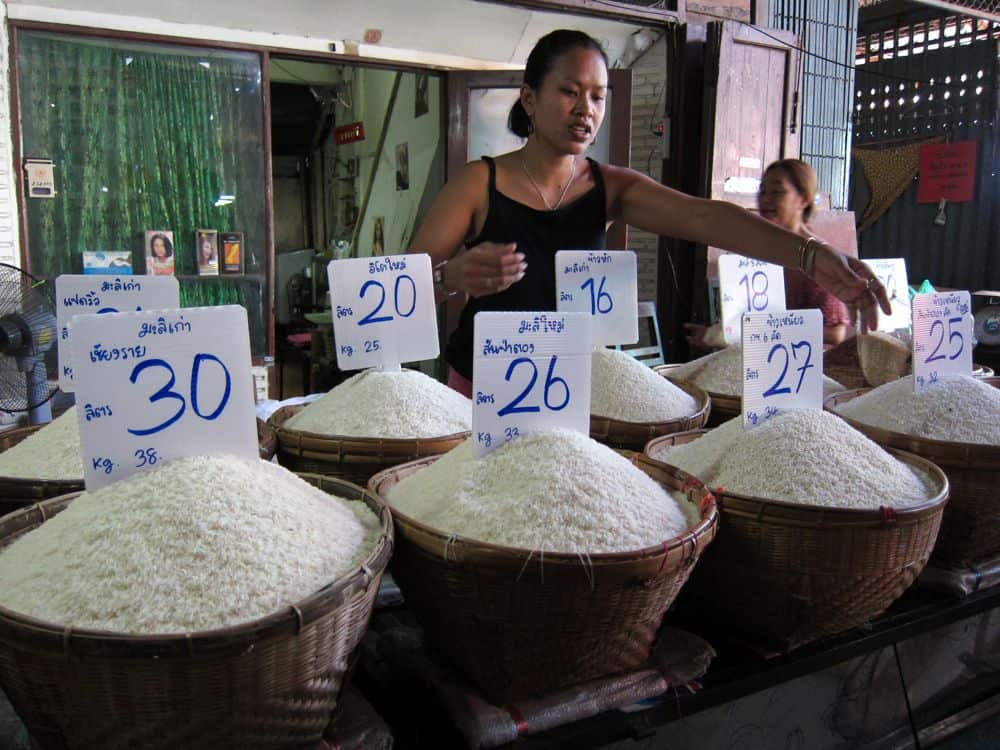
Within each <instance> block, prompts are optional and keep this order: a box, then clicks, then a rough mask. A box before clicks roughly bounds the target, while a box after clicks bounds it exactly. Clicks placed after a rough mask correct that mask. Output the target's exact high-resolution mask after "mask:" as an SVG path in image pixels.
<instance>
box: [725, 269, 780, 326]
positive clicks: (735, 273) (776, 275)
mask: <svg viewBox="0 0 1000 750" xmlns="http://www.w3.org/2000/svg"><path fill="white" fill-rule="evenodd" d="M719 293H720V294H721V296H722V334H723V336H724V337H725V339H726V343H727V344H735V343H737V342H738V341H739V340H740V318H741V316H742V315H743V313H747V312H749V313H761V312H773V311H776V310H784V309H785V269H783V268H782V267H781V266H776V265H774V264H772V263H765V262H764V261H761V260H753V259H752V258H744V257H743V256H742V255H734V254H732V253H730V254H727V255H721V256H719Z"/></svg>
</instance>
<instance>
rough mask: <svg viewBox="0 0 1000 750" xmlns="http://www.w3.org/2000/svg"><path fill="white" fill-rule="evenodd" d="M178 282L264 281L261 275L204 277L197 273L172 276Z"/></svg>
mask: <svg viewBox="0 0 1000 750" xmlns="http://www.w3.org/2000/svg"><path fill="white" fill-rule="evenodd" d="M174 278H176V279H177V280H178V281H261V282H263V281H264V280H265V276H264V274H262V273H223V274H219V275H215V274H213V275H205V276H202V275H201V274H197V273H178V274H174Z"/></svg>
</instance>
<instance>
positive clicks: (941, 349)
mask: <svg viewBox="0 0 1000 750" xmlns="http://www.w3.org/2000/svg"><path fill="white" fill-rule="evenodd" d="M969 303H970V299H969V293H968V292H938V293H935V294H918V295H917V296H916V297H914V298H913V389H914V390H915V391H916V392H918V393H919V392H920V391H922V390H924V389H925V388H928V387H931V386H933V385H934V384H935V383H937V381H938V380H939V379H940V378H941V376H943V375H971V374H972V347H973V345H974V343H973V340H972V314H971V313H970V304H969Z"/></svg>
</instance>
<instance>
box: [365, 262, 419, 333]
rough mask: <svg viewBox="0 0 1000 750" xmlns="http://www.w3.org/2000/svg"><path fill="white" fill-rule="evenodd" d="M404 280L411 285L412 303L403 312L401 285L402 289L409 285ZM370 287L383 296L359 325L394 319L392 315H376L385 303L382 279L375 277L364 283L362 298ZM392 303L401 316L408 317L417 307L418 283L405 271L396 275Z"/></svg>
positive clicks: (397, 313)
mask: <svg viewBox="0 0 1000 750" xmlns="http://www.w3.org/2000/svg"><path fill="white" fill-rule="evenodd" d="M404 282H408V285H409V287H410V291H409V295H410V300H409V302H410V305H409V309H408V310H406V312H403V309H402V308H401V307H400V304H399V298H400V290H401V285H402V289H405V287H406V286H407V284H406V283H404ZM369 289H376V290H378V291H379V292H380V293H381V295H382V296H381V297H379V300H378V304H376V305H375V309H373V310H372V311H371V312H370V313H368V314H367V315H366V316H365V317H363V318H362V319H361V320H359V321H358V325H359V326H366V325H369V324H370V323H386V322H388V321H390V320H392V316H391V315H379V316H378V317H376V313H378V312H379V311H380V310H381V309H382V305H384V304H385V285H384V284H382V282H381V281H375V280H374V279H370V280H369V281H366V282H365V283H364V284H362V285H361V292H360V296H361V299H364V298H365V294H366V293H367V292H368V290H369ZM404 296H405V292H404ZM392 303H393V307H394V308H395V309H396V315H398V316H399V317H401V318H408V317H410V316H411V315H413V311H414V310H416V309H417V285H416V283H415V282H414V281H413V278H412V277H411V276H409V275H407V274H405V273H404V274H400V275H399V276H397V277H396V284H395V286H393V290H392Z"/></svg>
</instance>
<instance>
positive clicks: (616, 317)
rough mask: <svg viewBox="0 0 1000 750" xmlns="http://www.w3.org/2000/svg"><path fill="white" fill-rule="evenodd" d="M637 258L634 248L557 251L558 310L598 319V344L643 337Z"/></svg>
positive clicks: (630, 341)
mask: <svg viewBox="0 0 1000 750" xmlns="http://www.w3.org/2000/svg"><path fill="white" fill-rule="evenodd" d="M638 299H639V294H638V291H637V286H636V259H635V253H634V252H632V251H631V250H560V251H558V252H557V253H556V309H557V310H559V312H585V313H589V314H590V315H591V316H592V317H593V319H594V326H593V328H594V345H595V346H605V345H610V344H634V343H635V342H636V341H638V340H639V312H638V311H639V303H638Z"/></svg>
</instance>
